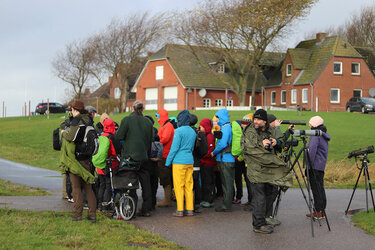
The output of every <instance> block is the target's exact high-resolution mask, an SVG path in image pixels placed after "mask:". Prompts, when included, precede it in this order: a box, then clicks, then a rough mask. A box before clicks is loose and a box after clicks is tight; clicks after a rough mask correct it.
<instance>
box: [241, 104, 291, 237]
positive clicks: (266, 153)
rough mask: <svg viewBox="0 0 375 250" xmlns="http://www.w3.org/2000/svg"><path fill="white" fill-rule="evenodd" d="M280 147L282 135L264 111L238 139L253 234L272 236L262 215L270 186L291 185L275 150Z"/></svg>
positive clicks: (269, 197) (269, 206) (267, 205)
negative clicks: (268, 120) (250, 206)
mask: <svg viewBox="0 0 375 250" xmlns="http://www.w3.org/2000/svg"><path fill="white" fill-rule="evenodd" d="M282 144H283V134H282V133H281V132H280V131H279V130H276V129H275V128H273V127H270V126H269V125H268V123H267V112H266V111H265V110H263V109H259V110H257V111H256V112H255V113H254V116H253V122H252V123H251V124H250V125H248V126H247V127H246V128H245V129H244V132H243V136H242V138H241V148H242V153H243V156H244V159H245V162H246V165H247V175H248V178H249V180H250V183H251V191H252V205H253V230H254V232H257V233H268V234H269V233H272V232H273V227H272V226H271V225H267V223H266V214H267V212H269V210H272V191H273V185H278V186H283V187H284V186H287V187H290V186H291V185H292V174H291V173H290V171H289V169H288V167H287V165H286V163H285V162H284V161H283V160H282V159H280V158H279V157H278V156H277V154H276V151H275V150H277V148H279V147H281V145H282Z"/></svg>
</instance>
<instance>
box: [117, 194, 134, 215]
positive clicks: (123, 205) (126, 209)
mask: <svg viewBox="0 0 375 250" xmlns="http://www.w3.org/2000/svg"><path fill="white" fill-rule="evenodd" d="M134 214H135V201H134V199H133V197H131V196H130V195H128V194H122V196H121V198H120V215H121V217H122V218H123V219H124V220H130V219H131V218H133V216H134Z"/></svg>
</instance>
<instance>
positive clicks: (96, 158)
mask: <svg viewBox="0 0 375 250" xmlns="http://www.w3.org/2000/svg"><path fill="white" fill-rule="evenodd" d="M109 146H110V142H109V139H108V137H105V136H99V149H98V152H97V153H96V154H94V155H93V157H92V164H94V166H95V167H96V168H99V169H104V168H105V166H106V163H107V162H106V159H107V157H108V149H109Z"/></svg>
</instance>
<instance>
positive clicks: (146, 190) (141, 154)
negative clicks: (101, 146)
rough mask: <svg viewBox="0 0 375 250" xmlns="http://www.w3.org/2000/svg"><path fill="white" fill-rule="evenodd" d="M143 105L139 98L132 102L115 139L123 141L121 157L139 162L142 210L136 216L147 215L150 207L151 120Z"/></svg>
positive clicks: (132, 193) (133, 195)
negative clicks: (147, 116) (129, 112)
mask: <svg viewBox="0 0 375 250" xmlns="http://www.w3.org/2000/svg"><path fill="white" fill-rule="evenodd" d="M143 109H144V105H143V102H142V101H140V100H136V101H135V102H134V104H133V112H132V113H131V114H130V115H129V116H126V117H124V118H123V119H122V121H121V124H120V127H119V129H118V130H117V131H116V134H115V139H117V140H120V141H123V142H124V143H123V146H122V151H121V158H122V159H130V160H132V161H135V162H139V163H140V169H139V170H138V171H137V176H138V179H139V182H140V183H141V186H142V199H143V204H142V210H141V212H140V213H139V214H138V216H145V217H149V216H150V215H151V214H150V211H151V208H152V196H151V183H150V174H149V172H148V171H147V161H148V159H149V157H150V155H151V146H152V138H153V127H152V124H151V122H150V121H149V120H148V119H147V118H146V117H144V116H143ZM135 191H136V190H134V189H133V190H131V195H132V197H133V198H134V199H135V203H136V204H137V200H138V197H137V193H136V192H135Z"/></svg>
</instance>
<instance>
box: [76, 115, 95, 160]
mask: <svg viewBox="0 0 375 250" xmlns="http://www.w3.org/2000/svg"><path fill="white" fill-rule="evenodd" d="M82 121H83V120H82ZM83 123H84V124H81V125H79V129H78V130H77V134H76V138H77V137H78V138H82V140H78V141H76V140H74V141H75V143H76V157H77V159H78V160H80V159H88V158H90V157H92V156H93V155H95V154H96V153H97V152H98V149H99V138H98V134H97V133H96V130H95V128H94V127H93V126H91V125H87V124H86V123H85V121H83Z"/></svg>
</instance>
